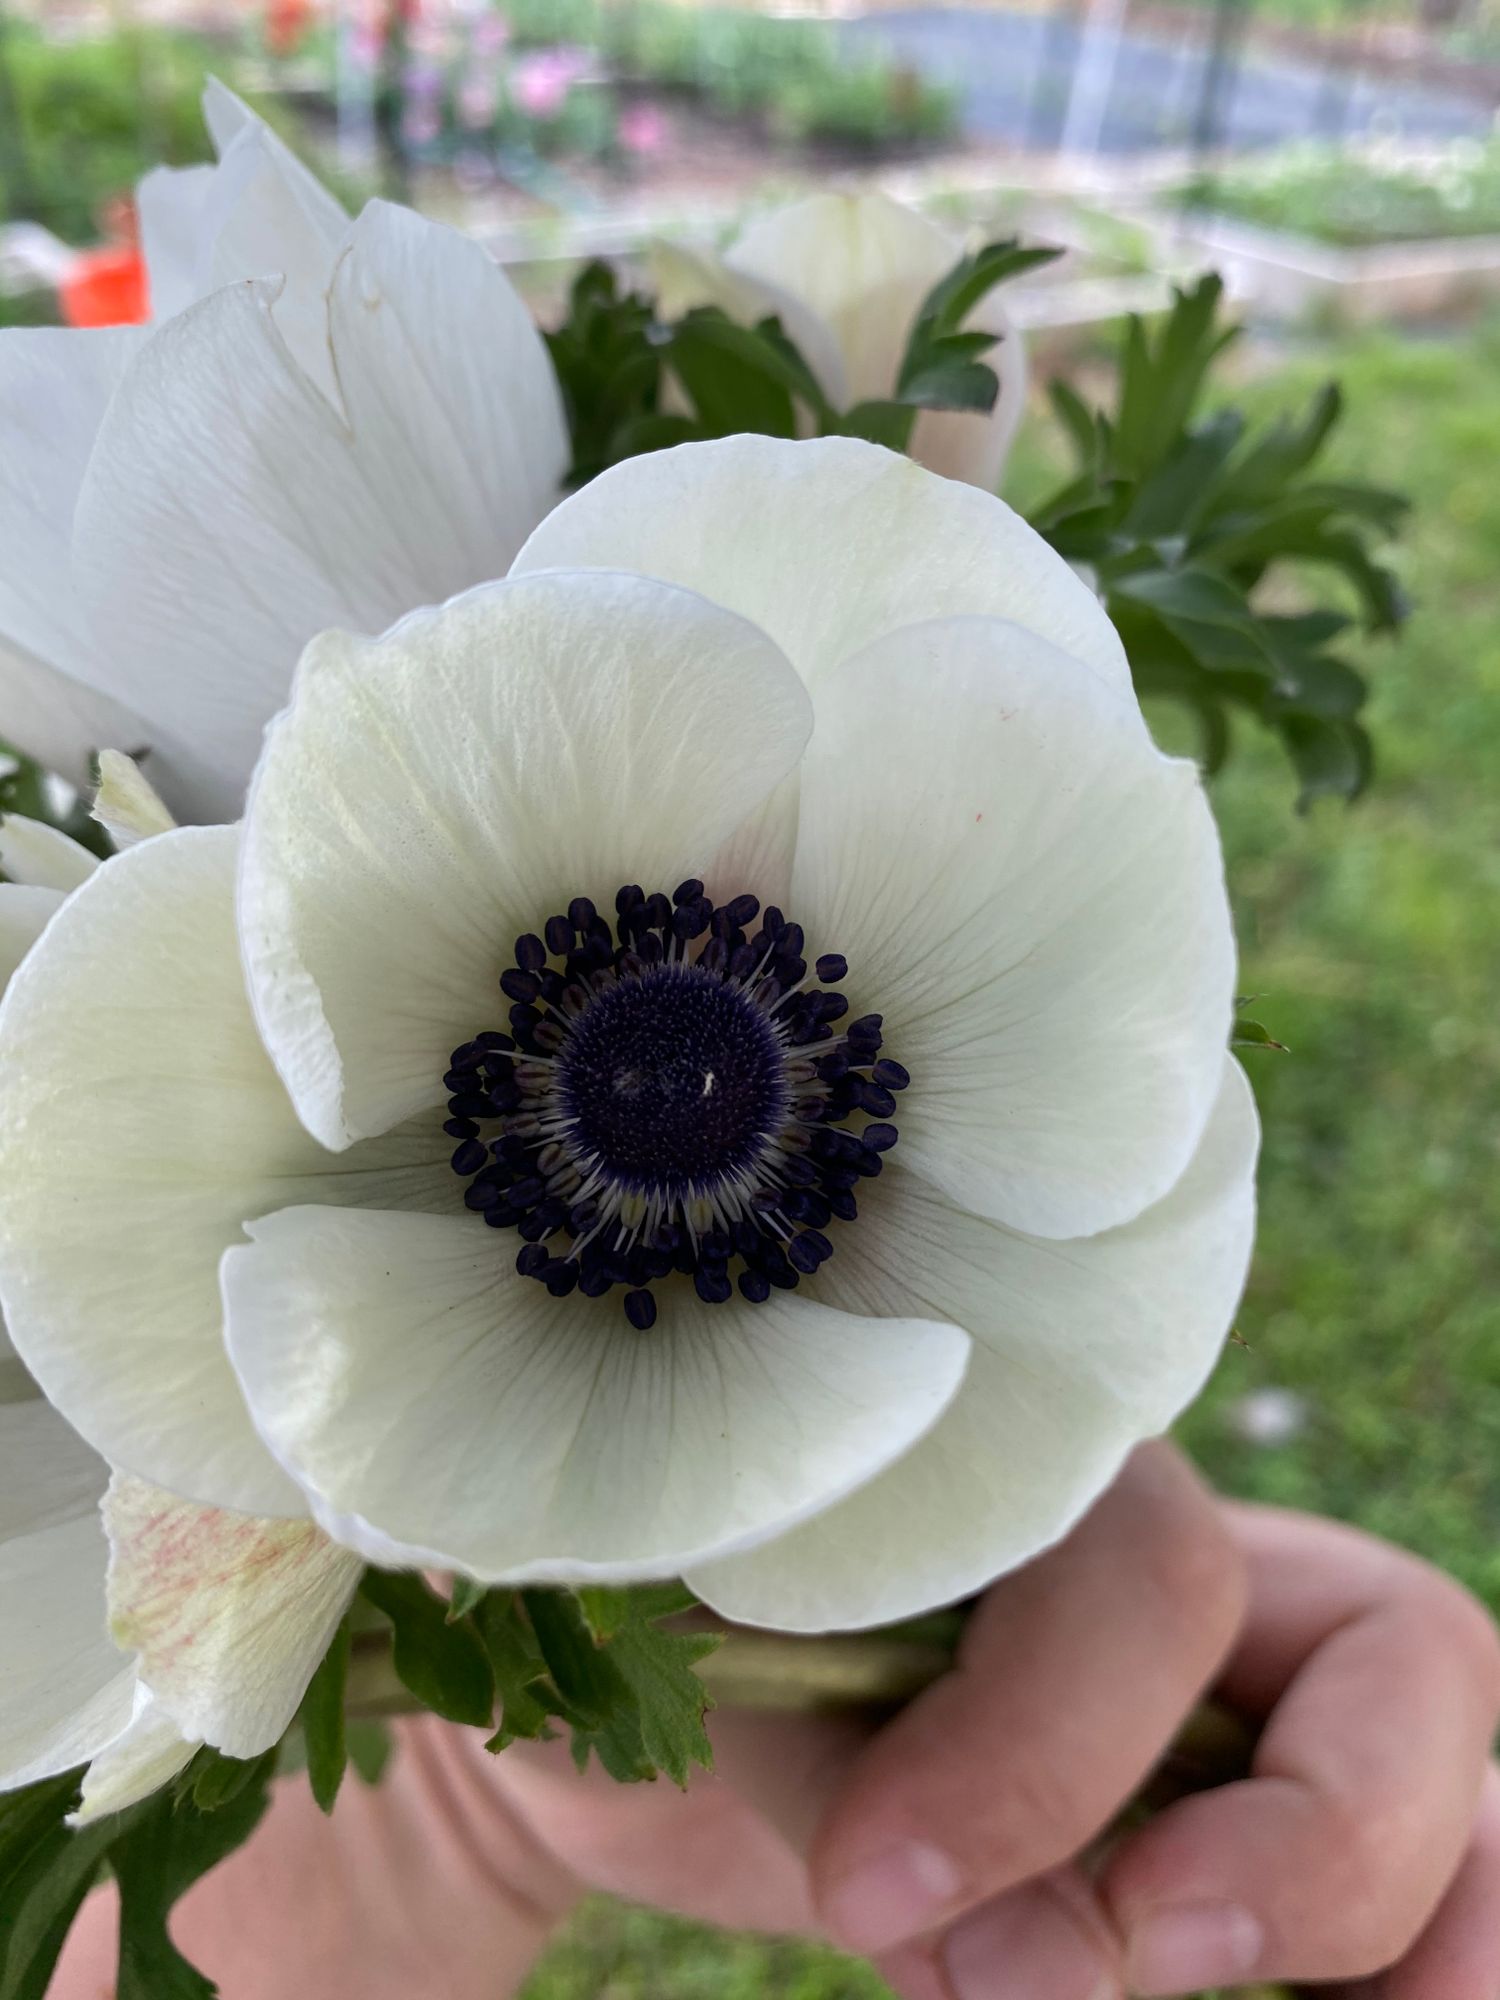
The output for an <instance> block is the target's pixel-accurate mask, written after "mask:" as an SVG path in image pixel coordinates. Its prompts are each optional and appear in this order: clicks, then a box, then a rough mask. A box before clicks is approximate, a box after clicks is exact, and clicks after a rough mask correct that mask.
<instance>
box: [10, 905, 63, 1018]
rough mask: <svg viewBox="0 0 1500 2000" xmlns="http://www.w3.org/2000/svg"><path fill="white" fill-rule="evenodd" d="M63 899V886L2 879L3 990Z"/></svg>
mask: <svg viewBox="0 0 1500 2000" xmlns="http://www.w3.org/2000/svg"><path fill="white" fill-rule="evenodd" d="M63 901H64V897H63V892H62V891H61V889H27V888H22V887H20V886H19V885H18V884H16V883H14V882H0V992H4V990H5V987H6V985H7V983H8V982H9V980H10V978H11V975H12V974H13V973H14V972H15V970H16V967H17V966H18V965H19V964H20V963H21V960H22V959H23V958H24V957H25V956H26V954H27V952H28V951H30V949H31V947H32V946H33V945H34V944H35V943H36V941H37V939H38V938H39V937H40V936H41V934H42V932H43V931H44V930H45V929H46V927H47V925H48V923H49V922H50V921H51V919H52V917H53V916H54V915H55V914H56V912H57V911H58V910H59V909H60V908H61V907H62V904H63Z"/></svg>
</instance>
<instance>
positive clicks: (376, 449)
mask: <svg viewBox="0 0 1500 2000" xmlns="http://www.w3.org/2000/svg"><path fill="white" fill-rule="evenodd" d="M328 314H329V337H330V339H331V341H332V344H333V352H334V357H335V362H336V365H337V372H338V381H339V388H340V390H341V392H342V394H343V398H344V406H345V408H346V410H347V411H348V417H349V423H350V427H351V429H352V431H353V433H354V437H355V439H356V441H357V445H358V450H359V454H360V460H361V464H362V465H363V466H364V467H365V469H366V478H367V479H368V481H369V484H370V488H371V492H372V495H373V496H374V498H375V499H376V501H377V502H378V503H379V505H380V506H381V508H382V511H383V514H384V517H385V518H386V519H387V520H389V521H390V522H391V523H393V524H394V526H395V529H396V532H397V535H398V537H399V539H400V540H401V541H402V542H403V543H404V544H405V545H406V546H407V547H408V548H409V549H410V551H411V555H410V558H409V560H410V566H411V568H412V570H413V571H414V572H415V573H416V574H417V575H419V576H420V578H421V581H422V586H423V595H422V596H420V597H408V598H406V599H405V601H404V602H403V603H402V605H401V610H402V611H408V610H410V609H412V608H413V607H414V606H415V605H417V604H422V603H425V604H437V603H441V602H442V601H443V599H445V598H448V597H452V596H454V595H455V594H456V593H457V592H459V591H461V590H467V589H468V588H469V586H470V585H471V584H476V583H483V582H486V581H487V580H489V579H490V578H492V577H499V576H503V575H504V574H505V572H506V570H507V568H508V567H509V566H510V563H511V560H512V558H513V557H514V556H515V554H516V551H517V550H518V549H519V548H520V547H521V544H522V543H523V542H524V541H525V539H526V537H527V536H528V535H529V534H530V533H531V530H532V529H533V528H534V527H535V526H536V524H537V522H538V521H539V520H540V519H541V518H542V516H543V515H544V514H545V513H546V512H547V510H548V508H550V507H552V506H554V505H555V504H556V502H557V500H558V498H559V496H560V494H561V492H562V481H563V475H564V473H565V472H566V470H567V466H568V459H569V456H570V451H569V443H568V428H567V421H566V419H565V417H564V415H563V406H562V396H561V392H560V391H559V389H558V386H557V377H556V375H555V373H554V371H553V367H552V363H551V360H550V358H549V356H548V354H547V349H546V346H545V344H544V342H543V340H542V337H541V335H540V334H539V333H538V331H537V328H536V325H535V322H534V321H533V320H532V318H531V315H530V313H529V312H528V311H527V309H526V307H525V305H524V304H523V303H522V300H521V297H520V295H519V293H518V292H517V291H516V289H515V287H514V286H513V285H512V284H511V282H510V280H509V279H508V278H507V277H506V275H505V273H504V272H503V271H502V270H501V269H500V267H499V265H498V264H496V263H495V261H494V259H493V258H492V257H490V256H489V255H488V254H487V253H486V252H485V251H484V250H483V249H482V248H481V247H480V246H479V245H478V244H477V243H475V242H473V241H472V240H471V239H470V238H468V237H466V236H462V235H460V234H459V232H458V231H457V230H455V229H447V228H444V227H443V226H442V225H441V224H439V223H435V222H429V221H427V220H426V219H425V218H424V217H422V216H419V215H415V214H413V213H412V211H411V210H410V209H406V208H394V207H392V206H391V205H390V204H389V203H388V202H382V201H376V202H371V204H370V205H369V207H368V208H367V209H366V210H365V212H364V214H363V215H362V216H361V217H360V219H359V221H358V222H357V223H356V224H355V226H354V230H353V233H352V235H351V237H350V240H349V247H348V249H347V251H346V252H345V254H344V256H343V257H342V258H341V260H340V262H339V266H338V271H337V274H336V276H335V278H334V284H333V290H332V293H331V295H330V298H329V302H328ZM365 629H367V630H375V629H378V628H376V627H374V626H368V627H366V628H365Z"/></svg>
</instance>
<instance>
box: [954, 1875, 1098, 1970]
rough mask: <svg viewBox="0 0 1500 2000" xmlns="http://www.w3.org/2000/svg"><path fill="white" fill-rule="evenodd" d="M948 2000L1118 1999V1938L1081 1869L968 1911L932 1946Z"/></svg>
mask: <svg viewBox="0 0 1500 2000" xmlns="http://www.w3.org/2000/svg"><path fill="white" fill-rule="evenodd" d="M932 1961H933V1964H934V1966H935V1968H937V1969H939V1970H940V1973H941V1979H942V1986H941V1991H942V1994H943V2000H1116V1996H1118V1995H1119V1994H1120V1993H1121V1992H1122V1990H1123V1985H1124V1968H1123V1963H1122V1960H1121V1955H1120V1946H1119V1939H1118V1938H1117V1937H1116V1935H1115V1933H1114V1931H1113V1930H1112V1928H1111V1927H1110V1925H1109V1923H1108V1921H1107V1920H1106V1918H1105V1916H1104V1914H1103V1911H1102V1910H1101V1909H1100V1907H1099V1903H1098V1899H1097V1897H1096V1896H1095V1894H1094V1891H1093V1889H1092V1887H1091V1886H1090V1884H1089V1883H1088V1882H1087V1881H1086V1880H1085V1879H1084V1877H1083V1875H1082V1873H1081V1872H1080V1871H1079V1870H1078V1869H1076V1868H1059V1869H1055V1870H1054V1871H1053V1872H1052V1873H1051V1874H1050V1875H1044V1876H1041V1877H1039V1878H1038V1879H1037V1880H1035V1881H1032V1882H1026V1883H1023V1884H1022V1885H1021V1887H1020V1888H1018V1889H1012V1890H1010V1891H1008V1892H1007V1893H1006V1894H1005V1895H1003V1896H997V1897H996V1898H995V1899H994V1900H993V1901H991V1902H988V1903H982V1904H981V1905H980V1906H979V1908H978V1909H977V1910H970V1911H969V1912H968V1913H967V1914H966V1915H965V1916H962V1917H960V1918H959V1920H958V1922H957V1923H956V1924H955V1925H954V1926H953V1927H952V1929H951V1930H950V1931H949V1932H948V1933H947V1934H946V1936H944V1937H943V1938H942V1939H941V1940H940V1941H939V1942H938V1943H936V1944H935V1945H934V1946H933V1947H932Z"/></svg>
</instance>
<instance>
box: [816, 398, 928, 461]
mask: <svg viewBox="0 0 1500 2000" xmlns="http://www.w3.org/2000/svg"><path fill="white" fill-rule="evenodd" d="M916 420H917V412H916V406H915V405H914V404H911V403H896V402H892V401H890V400H889V399H885V400H882V399H880V398H875V399H872V400H871V401H870V402H867V403H854V404H852V405H851V406H850V407H849V408H848V409H847V410H845V411H844V412H843V414H842V415H841V416H839V417H836V418H835V419H834V420H833V421H832V423H831V424H830V425H829V426H828V427H827V428H826V430H825V435H826V436H831V437H857V438H868V439H869V441H870V443H871V444H883V445H884V446H885V447H886V449H887V450H888V451H905V449H906V447H907V445H908V444H909V443H910V442H911V433H912V426H913V425H914V424H915V423H916Z"/></svg>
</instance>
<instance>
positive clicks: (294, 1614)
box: [104, 1472, 363, 1757]
mask: <svg viewBox="0 0 1500 2000" xmlns="http://www.w3.org/2000/svg"><path fill="white" fill-rule="evenodd" d="M104 1525H105V1529H106V1531H107V1532H108V1535H109V1543H110V1564H109V1621H110V1631H111V1633H112V1635H113V1637H114V1641H115V1644H116V1645H117V1646H119V1647H120V1648H121V1650H122V1651H124V1652H130V1653H135V1654H137V1655H138V1656H139V1657H138V1659H137V1661H136V1670H137V1672H138V1673H139V1675H140V1678H141V1680H142V1681H143V1682H144V1684H145V1685H146V1686H147V1687H148V1688H149V1689H150V1690H151V1692H152V1694H153V1695H155V1697H156V1699H157V1700H158V1701H159V1702H160V1703H161V1706H162V1708H163V1710H164V1711H165V1713H166V1714H167V1715H169V1716H170V1717H171V1719H172V1721H173V1723H174V1724H175V1725H176V1727H177V1728H178V1729H179V1730H180V1731H181V1733H182V1734H183V1736H184V1737H193V1738H196V1739H198V1740H200V1741H202V1742H206V1743H211V1744H213V1746H214V1748H215V1749H217V1750H222V1751H223V1752H224V1754H225V1755H226V1756H229V1757H258V1756H259V1755H260V1753H261V1752H262V1751H263V1750H269V1749H270V1748H271V1746H272V1744H273V1743H279V1742H280V1740H281V1738H282V1736H283V1734H284V1733H285V1731H286V1729H287V1727H288V1725H289V1724H290V1722H291V1720H292V1717H293V1716H294V1715H295V1714H296V1712H297V1706H298V1704H299V1703H300V1701H301V1700H302V1697H303V1695H304V1694H305V1693H306V1691H307V1683H308V1682H309V1680H311V1678H312V1675H313V1672H314V1669H315V1668H316V1667H317V1665H318V1663H319V1661H320V1660H321V1659H322V1657H323V1655H324V1653H326V1652H327V1650H328V1647H329V1643H330V1642H331V1640H332V1638H333V1635H334V1632H335V1631H336V1629H337V1627H338V1623H339V1620H340V1619H341V1618H342V1617H343V1615H344V1613H345V1611H346V1610H347V1609H348V1607H349V1602H350V1599H351V1598H352V1597H353V1595H354V1592H355V1590H356V1588H357V1587H358V1584H359V1578H360V1572H361V1570H362V1568H363V1564H362V1563H361V1560H360V1558H359V1557H358V1556H355V1555H351V1554H350V1553H349V1552H348V1550H347V1549H340V1548H336V1547H335V1546H334V1544H333V1543H332V1542H330V1541H329V1539H328V1537H327V1536H326V1535H325V1534H324V1533H323V1532H322V1530H321V1529H319V1528H317V1527H315V1526H314V1525H313V1523H312V1522H311V1521H266V1520H258V1519H256V1518H255V1516H253V1515H249V1514H234V1513H228V1512H226V1511H224V1510H223V1509H222V1508H218V1507H203V1506H200V1505H199V1504H198V1503H197V1502H196V1501H192V1500H179V1499H177V1498H176V1497H175V1496H174V1495H172V1494H170V1493H163V1492H162V1491H161V1489H160V1488H159V1487H156V1486H150V1485H148V1484H147V1483H146V1482H145V1481H144V1480H140V1479H132V1478H131V1477H130V1476H129V1475H128V1474H125V1473H118V1472H117V1473H116V1474H115V1476H114V1478H113V1479H112V1480H111V1481H110V1487H109V1493H108V1496H107V1498H106V1499H105V1502H104Z"/></svg>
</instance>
